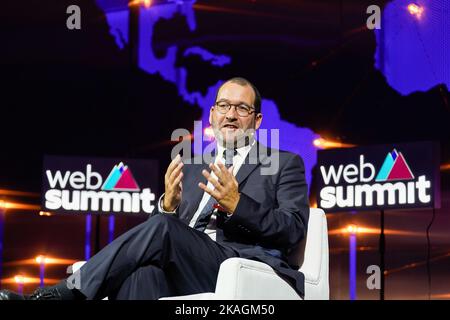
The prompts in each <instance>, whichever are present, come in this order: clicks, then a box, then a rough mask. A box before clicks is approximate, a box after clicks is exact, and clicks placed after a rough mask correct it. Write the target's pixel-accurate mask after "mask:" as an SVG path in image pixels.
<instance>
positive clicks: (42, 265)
mask: <svg viewBox="0 0 450 320" xmlns="http://www.w3.org/2000/svg"><path fill="white" fill-rule="evenodd" d="M44 277H45V258H42V261H41V263H40V264H39V280H40V283H39V286H40V287H41V288H43V287H44Z"/></svg>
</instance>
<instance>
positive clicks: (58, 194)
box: [41, 156, 158, 214]
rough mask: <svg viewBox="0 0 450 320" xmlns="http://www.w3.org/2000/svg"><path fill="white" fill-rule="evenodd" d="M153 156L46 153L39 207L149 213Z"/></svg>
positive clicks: (154, 166)
mask: <svg viewBox="0 0 450 320" xmlns="http://www.w3.org/2000/svg"><path fill="white" fill-rule="evenodd" d="M157 176H158V163H157V161H155V160H136V159H110V158H81V157H62V156H45V157H44V166H43V190H42V201H41V202H42V207H43V208H44V210H46V211H52V212H58V213H71V214H74V213H93V214H102V213H124V214H150V213H152V212H153V211H154V209H155V203H156V202H155V192H156V187H157V184H158V180H157Z"/></svg>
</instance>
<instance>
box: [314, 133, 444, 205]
mask: <svg viewBox="0 0 450 320" xmlns="http://www.w3.org/2000/svg"><path fill="white" fill-rule="evenodd" d="M316 175H317V180H318V189H317V199H318V201H317V204H318V206H319V207H320V208H322V209H324V210H326V211H330V212H333V211H354V210H370V209H406V208H432V207H435V208H439V207H440V183H439V182H440V180H439V146H438V145H437V144H436V143H433V142H420V143H408V144H395V145H382V146H381V145H380V146H371V147H357V148H345V149H332V150H321V151H319V153H318V163H317V171H316Z"/></svg>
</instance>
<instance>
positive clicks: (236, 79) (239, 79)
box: [215, 77, 261, 113]
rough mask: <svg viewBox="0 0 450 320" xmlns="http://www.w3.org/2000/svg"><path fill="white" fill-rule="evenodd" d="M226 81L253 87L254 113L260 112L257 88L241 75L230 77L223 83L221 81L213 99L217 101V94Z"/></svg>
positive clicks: (259, 96)
mask: <svg viewBox="0 0 450 320" xmlns="http://www.w3.org/2000/svg"><path fill="white" fill-rule="evenodd" d="M228 82H232V83H237V84H239V85H241V86H250V87H251V88H252V89H253V92H254V93H255V101H254V102H253V106H254V107H255V112H256V113H260V112H261V95H260V94H259V91H258V89H257V88H256V87H255V86H254V85H253V83H251V82H250V81H248V80H247V79H245V78H242V77H234V78H231V79H229V80H227V81H225V82H224V83H222V84H221V85H220V87H219V89H218V90H217V93H216V100H215V101H217V96H218V94H219V91H220V89H221V88H222V87H223V85H224V84H225V83H228Z"/></svg>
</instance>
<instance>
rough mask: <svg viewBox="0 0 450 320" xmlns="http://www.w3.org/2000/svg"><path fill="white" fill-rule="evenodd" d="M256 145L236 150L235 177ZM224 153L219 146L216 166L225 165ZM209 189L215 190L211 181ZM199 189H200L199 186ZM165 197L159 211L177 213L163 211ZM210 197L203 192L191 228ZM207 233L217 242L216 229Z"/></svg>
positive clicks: (223, 149)
mask: <svg viewBox="0 0 450 320" xmlns="http://www.w3.org/2000/svg"><path fill="white" fill-rule="evenodd" d="M255 143H256V141H255V140H253V142H252V143H250V144H248V145H246V146H244V147H241V148H238V149H236V151H237V152H236V155H235V156H234V157H233V175H234V176H236V174H237V173H238V171H239V169H240V168H241V166H242V164H243V163H244V161H245V158H246V157H247V155H248V153H249V152H250V149H251V148H252V146H253V145H254V144H255ZM224 151H225V148H224V147H222V146H220V145H218V146H217V155H216V158H215V159H214V163H215V164H218V163H219V162H221V163H223V164H225V159H224V158H223V152H224ZM211 175H212V176H213V177H214V178H215V179H217V177H216V175H215V174H214V172H211ZM200 178H201V177H199V180H200ZM207 187H208V188H210V189H214V186H213V184H212V183H211V182H209V181H208V184H207ZM197 188H198V186H197ZM163 197H164V194H163V195H162V196H161V197H160V198H159V201H158V207H159V208H158V209H159V211H160V212H162V213H168V214H173V213H175V211H173V212H167V211H164V210H163V209H162V202H161V201H162V200H163ZM210 197H211V196H210V195H209V193H207V192H203V197H202V200H201V201H200V204H199V206H198V208H197V211H196V212H195V214H194V216H193V217H192V219H191V221H190V222H189V226H190V227H191V228H193V227H194V226H195V223H196V222H197V220H198V217H199V215H200V213H201V212H202V210H203V207H204V206H205V205H206V204H207V203H208V201H209V198H210ZM205 233H207V234H208V235H209V236H210V238H211V239H213V240H214V241H216V230H215V229H209V228H206V229H205Z"/></svg>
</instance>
